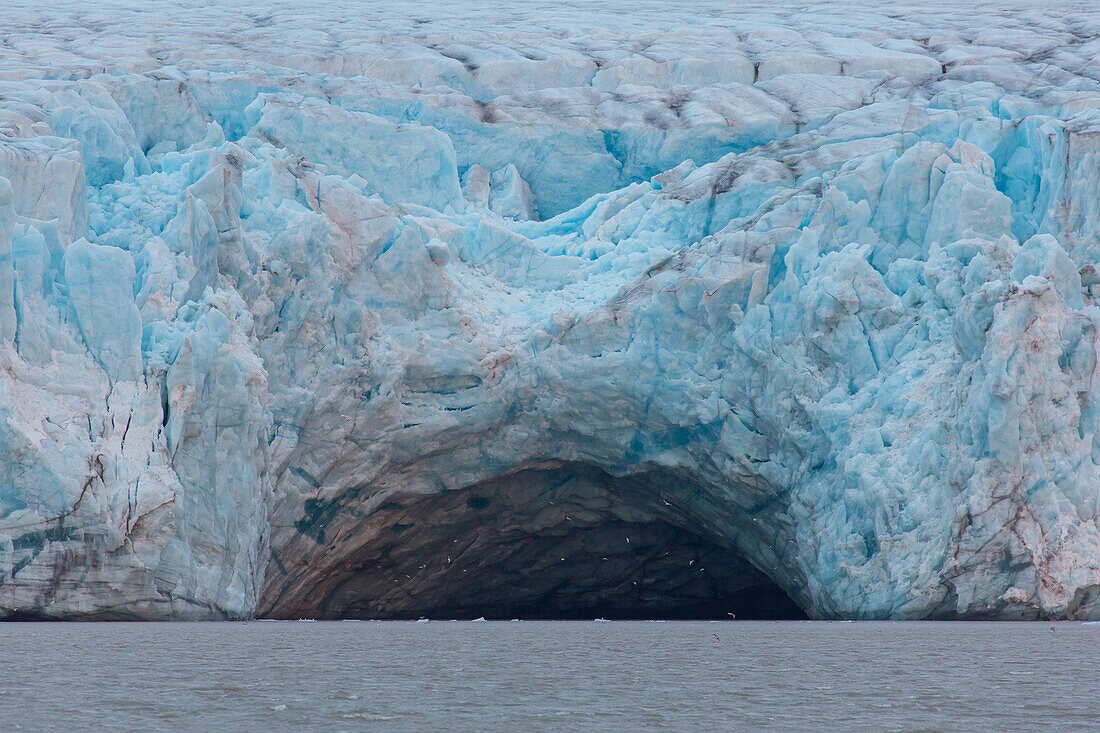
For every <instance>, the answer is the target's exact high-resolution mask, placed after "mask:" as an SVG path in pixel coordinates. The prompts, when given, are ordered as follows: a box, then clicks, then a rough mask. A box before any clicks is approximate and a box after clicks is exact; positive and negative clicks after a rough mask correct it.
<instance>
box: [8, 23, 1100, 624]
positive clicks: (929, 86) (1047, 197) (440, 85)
mask: <svg viewBox="0 0 1100 733" xmlns="http://www.w3.org/2000/svg"><path fill="white" fill-rule="evenodd" d="M146 6H149V4H148V3H144V4H142V5H141V7H138V5H137V4H134V3H129V2H123V1H120V2H115V3H113V4H111V5H110V7H106V8H104V9H102V10H95V9H87V8H85V9H84V10H83V11H82V12H81V14H80V15H77V14H76V13H75V11H73V10H72V9H70V8H68V7H66V6H64V5H63V4H60V3H54V4H51V3H46V4H44V5H41V6H39V7H36V8H33V9H21V10H13V11H11V13H10V18H9V26H10V27H9V29H8V31H7V36H6V43H5V46H4V48H3V49H2V50H0V61H2V65H0V77H2V79H3V81H0V99H2V100H3V101H2V103H0V364H2V367H3V368H2V369H0V451H2V456H3V458H4V460H3V461H0V615H5V616H14V617H45V618H81V617H83V618H245V617H249V616H252V615H255V614H261V615H268V616H283V617H302V616H325V617H337V616H342V615H361V616H366V617H384V616H400V617H407V618H418V617H419V616H421V615H444V616H445V615H448V614H451V615H466V616H468V617H481V616H487V617H502V618H510V617H512V616H514V615H520V614H521V613H522V614H525V615H526V614H537V613H539V609H541V610H542V612H544V613H551V614H557V615H566V616H567V615H581V616H584V615H586V614H587V616H588V617H600V618H608V617H622V616H624V615H630V614H631V613H634V614H641V615H655V616H670V615H676V613H678V612H679V613H696V614H703V615H712V616H713V617H716V618H726V617H727V616H728V615H729V614H735V615H736V616H737V617H739V618H744V617H751V616H753V615H773V616H792V615H796V614H798V613H805V614H808V615H810V616H813V617H823V618H1039V617H1041V618H1097V617H1098V616H1100V590H1098V589H1100V527H1098V524H1097V522H1098V518H1100V508H1098V504H1100V493H1098V490H1097V487H1098V486H1100V443H1098V440H1097V438H1096V434H1097V428H1098V419H1100V412H1098V410H1097V404H1098V402H1100V391H1098V390H1100V386H1097V385H1098V384H1100V383H1098V382H1097V380H1096V379H1094V377H1095V375H1096V371H1097V329H1098V327H1100V309H1098V307H1097V304H1096V297H1097V295H1098V291H1097V288H1098V283H1100V276H1098V275H1097V274H1096V272H1097V267H1098V266H1100V245H1098V243H1097V241H1098V240H1097V238H1096V234H1095V232H1096V231H1097V230H1098V226H1100V205H1098V204H1097V201H1098V198H1097V193H1098V187H1100V184H1098V181H1100V168H1098V165H1097V161H1098V153H1100V147H1098V142H1097V141H1098V140H1100V135H1098V131H1100V84H1098V82H1097V81H1096V80H1095V79H1094V78H1093V77H1092V75H1091V74H1090V73H1089V69H1090V68H1091V67H1090V64H1091V63H1092V61H1093V60H1094V56H1095V53H1096V47H1097V40H1096V39H1097V38H1100V15H1098V14H1097V13H1096V11H1095V9H1093V8H1091V7H1090V6H1088V5H1087V4H1075V3H1073V2H1069V1H1067V2H1060V3H1055V4H1053V5H1051V6H1049V7H1046V8H1044V10H1043V12H1042V13H1039V12H1038V11H1035V10H1033V9H1029V8H1027V7H1026V6H1024V5H1020V6H1019V7H1007V6H1006V7H999V8H996V9H992V8H990V9H983V8H973V7H970V6H966V7H965V8H963V6H961V5H958V4H945V5H944V6H943V7H939V6H937V7H933V8H924V9H920V10H919V11H918V10H914V9H911V8H907V7H905V6H902V5H897V6H895V5H894V4H891V3H883V4H881V5H879V6H875V7H873V8H860V9H841V8H840V7H839V6H838V5H836V4H815V3H813V2H807V3H803V4H802V5H799V8H800V10H801V11H802V12H799V13H798V14H797V15H795V14H792V15H790V16H787V15H785V14H784V12H785V11H780V10H777V9H775V8H773V7H771V6H768V5H760V6H752V5H747V6H746V5H739V6H738V7H737V8H728V7H725V6H722V7H718V6H714V7H702V6H692V7H691V8H688V7H687V6H676V7H667V6H661V7H658V6H656V5H654V6H648V5H645V4H644V3H642V4H632V5H631V7H629V8H628V7H627V6H625V5H621V4H616V3H611V4H607V3H603V4H600V5H599V6H598V7H597V6H593V5H588V4H585V3H579V4H577V5H575V6H568V7H566V8H564V9H562V10H561V11H560V14H557V12H558V11H554V12H551V11H550V10H548V9H537V8H531V9H529V12H527V11H525V14H524V16H523V17H522V18H516V17H513V16H512V15H509V14H507V13H504V12H501V13H500V14H499V16H497V15H493V13H492V12H490V10H488V9H485V8H481V9H471V8H464V7H458V6H456V7H452V8H443V9H440V10H438V11H437V12H436V15H435V16H434V17H433V18H431V19H427V20H425V19H422V18H421V19H418V20H415V21H414V20H413V19H412V16H410V15H409V14H408V13H407V12H406V11H405V9H403V6H401V5H400V4H399V5H395V6H393V7H387V8H374V9H372V10H371V13H370V15H369V18H368V17H366V16H364V14H363V13H364V10H363V7H362V6H361V5H360V4H357V3H347V4H340V3H334V4H331V5H330V6H328V7H326V8H325V9H323V10H321V11H318V12H317V13H316V14H308V15H307V14H306V13H305V12H304V11H303V10H301V9H300V8H298V7H295V6H293V5H291V4H280V3H274V4H272V3H265V4H264V6H263V7H262V8H261V7H259V6H257V7H256V8H254V10H255V11H256V12H250V13H244V14H241V13H236V12H234V13H230V12H229V11H227V10H221V9H217V8H207V9H204V10H194V9H190V8H189V9H187V10H184V9H181V8H178V7H175V6H173V5H170V4H168V3H153V4H152V5H151V6H150V7H151V8H152V12H147V10H148V8H147V7H146ZM635 6H636V7H635ZM960 8H962V9H964V10H965V12H960ZM475 10H476V12H475ZM261 11H262V12H261ZM626 11H629V12H626ZM349 19H354V22H353V21H352V20H349ZM44 23H45V26H44V25H43V24H44ZM44 27H48V30H49V32H46V30H44ZM93 28H94V32H93V31H92V30H89V29H93ZM626 538H630V539H631V541H630V542H629V543H628V542H627V541H626Z"/></svg>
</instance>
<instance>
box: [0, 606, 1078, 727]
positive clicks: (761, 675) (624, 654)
mask: <svg viewBox="0 0 1100 733" xmlns="http://www.w3.org/2000/svg"><path fill="white" fill-rule="evenodd" d="M1098 651H1100V625H1092V624H1075V623H1056V624H1052V623H1015V624H1012V623H827V622H792V621H781V622H742V621H731V622H717V623H715V622H712V623H707V622H671V621H670V622H644V621H642V622H607V623H600V622H540V621H524V622H480V623H479V622H447V621H433V622H430V623H411V622H370V621H351V622H348V621H345V622H322V623H313V622H302V621H299V622H278V621H272V622H266V621H261V622H251V623H190V624H187V623H178V624H173V623H145V624H107V623H103V624H91V623H88V624H84V623H72V624H38V623H27V624H22V623H19V624H0V729H3V730H35V731H37V730H104V729H106V730H122V729H137V730H209V731H222V730H226V731H238V730H239V731H297V730H326V731H327V730H348V731H354V730H364V729H370V730H387V731H388V730H458V731H463V730H494V731H495V730H520V731H533V730H567V729H568V730H577V729H582V730H645V729H665V730H667V729H673V730H684V731H689V730H690V731H695V730H734V729H736V730H789V729H797V730H816V729H831V730H845V731H847V730H948V729H952V730H1000V731H1008V730H1082V729H1096V730H1100V692H1098V691H1100V656H1098Z"/></svg>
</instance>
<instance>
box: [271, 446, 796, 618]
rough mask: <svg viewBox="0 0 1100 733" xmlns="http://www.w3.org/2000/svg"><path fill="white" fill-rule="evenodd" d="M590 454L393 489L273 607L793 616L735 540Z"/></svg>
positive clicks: (433, 613) (374, 612) (355, 613)
mask: <svg viewBox="0 0 1100 733" xmlns="http://www.w3.org/2000/svg"><path fill="white" fill-rule="evenodd" d="M645 488H646V486H645V484H644V483H643V484H641V489H642V490H639V483H638V482H637V481H636V480H635V481H632V482H626V481H624V480H623V479H618V478H615V477H612V476H610V475H608V474H606V473H604V472H602V471H599V470H597V469H594V468H591V467H588V466H576V465H571V466H566V467H563V468H553V469H550V470H528V471H520V472H518V473H514V474H510V475H508V476H504V477H501V478H498V479H494V480H492V481H488V482H485V483H482V484H478V485H476V486H473V487H470V488H467V489H464V490H461V491H454V492H448V493H445V494H440V495H435V496H430V497H418V498H415V499H410V500H407V501H394V500H392V499H391V500H390V501H389V502H387V503H386V504H383V505H382V506H381V507H379V508H378V509H376V510H375V511H374V512H373V513H372V514H370V516H369V517H368V518H367V519H366V522H365V524H364V525H360V527H359V528H358V531H357V532H356V535H357V536H358V537H362V538H366V539H365V540H364V541H363V542H362V544H361V545H359V546H357V547H355V548H353V549H351V550H350V551H349V550H348V549H347V548H344V551H343V552H332V553H325V555H326V556H328V557H334V556H340V557H342V559H341V560H340V561H339V565H338V566H337V567H330V568H329V569H328V571H326V572H323V573H320V574H318V575H317V576H316V584H315V585H313V586H311V587H310V588H309V589H308V591H307V592H306V593H305V594H303V595H304V597H301V598H298V599H297V600H293V599H283V600H284V601H289V602H285V603H279V604H276V605H274V607H273V608H271V610H270V612H269V613H268V614H265V615H268V616H270V617H277V618H300V617H312V618H369V619H416V618H433V619H475V618H482V617H484V618H486V619H515V618H519V619H595V618H603V619H722V620H727V619H730V618H737V619H803V618H806V614H805V613H804V612H803V611H802V609H801V608H799V606H798V605H797V604H795V603H794V602H793V601H792V600H791V599H790V597H789V596H788V595H787V594H786V593H785V592H784V591H783V590H782V589H781V588H780V587H779V585H778V584H777V583H775V582H774V581H773V580H772V579H771V578H769V577H768V576H767V575H766V574H764V573H762V572H761V571H760V570H758V569H756V568H755V567H753V566H752V564H750V563H749V562H748V561H747V560H746V559H745V558H744V556H743V555H742V554H741V553H740V552H738V551H737V550H736V548H733V547H729V546H726V545H724V544H723V543H721V542H719V541H716V540H715V539H713V538H711V537H708V536H707V535H706V534H705V533H704V532H702V531H701V530H699V529H698V528H696V527H694V526H692V525H691V523H690V522H689V521H687V519H686V518H685V517H683V516H682V515H680V514H679V513H677V511H676V510H675V508H674V506H673V505H672V504H670V503H668V502H666V501H664V500H659V497H658V495H657V494H656V493H653V492H648V491H645V490H644V489H645Z"/></svg>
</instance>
